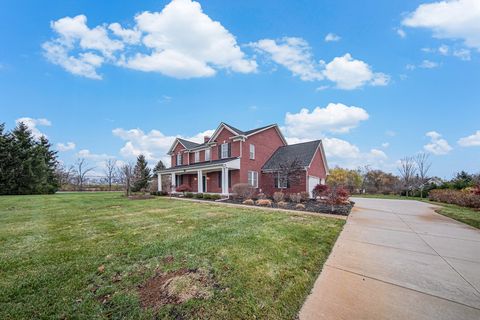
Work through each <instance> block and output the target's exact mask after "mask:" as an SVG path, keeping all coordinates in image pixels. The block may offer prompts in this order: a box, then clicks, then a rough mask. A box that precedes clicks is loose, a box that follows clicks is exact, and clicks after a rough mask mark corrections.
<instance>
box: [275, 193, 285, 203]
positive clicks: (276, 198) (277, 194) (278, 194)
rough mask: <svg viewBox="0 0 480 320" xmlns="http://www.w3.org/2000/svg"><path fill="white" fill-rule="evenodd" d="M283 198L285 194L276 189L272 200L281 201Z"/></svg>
mask: <svg viewBox="0 0 480 320" xmlns="http://www.w3.org/2000/svg"><path fill="white" fill-rule="evenodd" d="M283 199H285V194H284V193H283V192H281V191H277V192H274V193H273V201H275V202H282V201H283Z"/></svg>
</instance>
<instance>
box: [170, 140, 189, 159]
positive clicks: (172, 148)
mask: <svg viewBox="0 0 480 320" xmlns="http://www.w3.org/2000/svg"><path fill="white" fill-rule="evenodd" d="M179 143H180V144H181V145H182V146H183V147H184V148H185V149H186V147H185V145H184V144H183V143H181V142H180V140H179V139H178V138H175V141H174V142H173V145H172V146H171V147H170V150H168V152H167V154H168V155H172V154H173V150H175V148H176V147H177V145H178V144H179Z"/></svg>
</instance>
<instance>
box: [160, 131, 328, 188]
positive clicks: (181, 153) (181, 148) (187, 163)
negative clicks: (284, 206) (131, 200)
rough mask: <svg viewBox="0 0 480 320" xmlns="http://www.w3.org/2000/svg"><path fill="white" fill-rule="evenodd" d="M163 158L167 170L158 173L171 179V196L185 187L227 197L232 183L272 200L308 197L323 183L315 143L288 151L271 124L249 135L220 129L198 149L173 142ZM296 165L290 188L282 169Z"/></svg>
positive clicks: (325, 168)
mask: <svg viewBox="0 0 480 320" xmlns="http://www.w3.org/2000/svg"><path fill="white" fill-rule="evenodd" d="M168 154H169V155H170V156H171V167H170V168H168V169H165V170H163V171H161V172H159V179H158V181H159V184H158V190H159V191H161V190H162V189H161V188H162V184H161V181H162V179H161V178H162V176H163V175H167V174H168V175H171V181H172V188H173V190H172V191H175V188H176V187H178V186H180V185H183V184H186V185H188V186H190V188H191V189H192V192H199V193H221V194H222V195H228V194H230V193H231V192H232V186H234V185H235V184H237V183H248V184H250V185H251V186H253V187H254V188H256V189H257V190H258V192H265V193H266V194H272V193H273V192H275V191H280V190H282V191H284V192H286V193H291V192H301V191H308V192H310V193H311V191H312V190H313V188H314V187H315V186H316V185H317V184H319V183H325V179H326V177H327V174H328V166H327V161H326V158H325V152H324V150H323V145H322V142H321V141H320V140H315V141H309V142H305V143H298V144H292V145H288V144H287V142H286V140H285V138H284V136H283V134H282V132H281V131H280V128H279V127H278V125H276V124H272V125H268V126H265V127H261V128H256V129H252V130H248V131H242V130H239V129H237V128H235V127H233V126H231V125H228V124H226V123H223V122H222V123H220V125H219V126H218V128H217V129H216V130H215V132H214V133H213V135H212V136H211V137H205V138H204V142H203V143H201V144H200V143H195V142H192V141H187V140H184V139H180V138H177V139H176V140H175V141H174V143H173V145H172V147H171V148H170V150H169V152H168ZM292 162H295V163H296V164H298V165H299V167H300V171H299V172H300V173H299V174H297V178H296V179H295V182H294V183H292V182H290V180H289V179H284V178H282V176H281V172H285V169H284V164H286V163H292Z"/></svg>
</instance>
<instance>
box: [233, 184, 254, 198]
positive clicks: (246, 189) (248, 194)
mask: <svg viewBox="0 0 480 320" xmlns="http://www.w3.org/2000/svg"><path fill="white" fill-rule="evenodd" d="M232 190H233V193H234V194H235V196H236V197H237V198H240V199H251V198H252V197H253V195H254V194H255V188H254V187H252V186H251V185H249V184H248V183H237V184H235V185H234V186H233V188H232Z"/></svg>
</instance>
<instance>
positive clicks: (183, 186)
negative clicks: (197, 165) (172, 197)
mask: <svg viewBox="0 0 480 320" xmlns="http://www.w3.org/2000/svg"><path fill="white" fill-rule="evenodd" d="M191 191H192V188H190V186H189V185H188V184H181V185H179V186H178V187H177V192H183V194H184V195H185V192H191Z"/></svg>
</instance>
